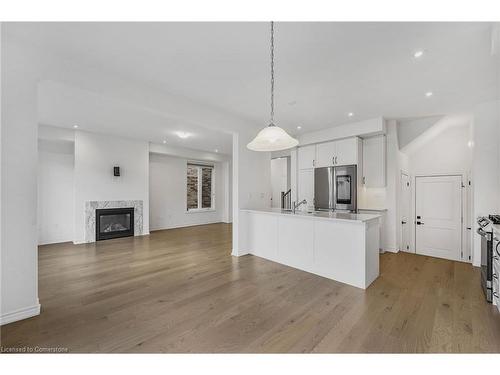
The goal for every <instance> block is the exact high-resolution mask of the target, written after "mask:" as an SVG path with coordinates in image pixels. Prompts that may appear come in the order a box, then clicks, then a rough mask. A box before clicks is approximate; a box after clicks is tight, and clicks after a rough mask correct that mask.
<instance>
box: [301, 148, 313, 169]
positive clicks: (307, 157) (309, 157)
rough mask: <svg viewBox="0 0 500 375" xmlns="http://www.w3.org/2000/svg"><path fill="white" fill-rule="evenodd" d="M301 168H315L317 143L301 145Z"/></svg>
mask: <svg viewBox="0 0 500 375" xmlns="http://www.w3.org/2000/svg"><path fill="white" fill-rule="evenodd" d="M297 158H298V165H299V169H311V168H314V160H315V159H316V145H310V146H304V147H299V149H298V151H297Z"/></svg>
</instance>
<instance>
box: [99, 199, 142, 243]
mask: <svg viewBox="0 0 500 375" xmlns="http://www.w3.org/2000/svg"><path fill="white" fill-rule="evenodd" d="M95 233H96V241H100V240H108V239H110V238H118V237H129V236H133V235H134V208H133V207H124V208H101V209H96V210H95Z"/></svg>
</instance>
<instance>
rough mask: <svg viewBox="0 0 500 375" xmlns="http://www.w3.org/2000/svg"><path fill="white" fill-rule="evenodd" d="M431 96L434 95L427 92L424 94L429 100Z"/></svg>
mask: <svg viewBox="0 0 500 375" xmlns="http://www.w3.org/2000/svg"><path fill="white" fill-rule="evenodd" d="M432 95H434V94H433V93H432V91H427V92H426V93H425V96H426V97H428V98H430V97H431V96H432Z"/></svg>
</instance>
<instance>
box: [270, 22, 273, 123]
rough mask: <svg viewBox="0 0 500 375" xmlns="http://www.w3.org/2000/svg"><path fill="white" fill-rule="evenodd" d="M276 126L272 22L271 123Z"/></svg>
mask: <svg viewBox="0 0 500 375" xmlns="http://www.w3.org/2000/svg"><path fill="white" fill-rule="evenodd" d="M269 126H274V22H273V21H271V123H270V124H269Z"/></svg>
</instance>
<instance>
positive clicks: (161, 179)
mask: <svg viewBox="0 0 500 375" xmlns="http://www.w3.org/2000/svg"><path fill="white" fill-rule="evenodd" d="M187 162H188V160H187V159H185V158H177V157H173V156H167V155H159V154H150V156H149V187H150V196H149V199H150V230H159V229H167V228H177V227H185V226H190V225H200V224H208V223H217V222H221V221H223V216H224V209H225V202H224V199H225V190H226V187H225V179H226V178H225V175H224V174H225V172H224V168H223V164H222V163H213V164H214V167H215V168H214V173H215V186H214V188H215V210H214V211H210V212H186V166H187Z"/></svg>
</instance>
